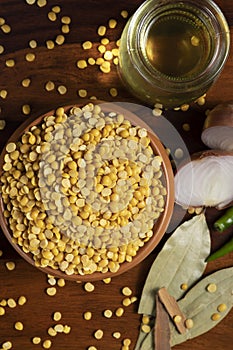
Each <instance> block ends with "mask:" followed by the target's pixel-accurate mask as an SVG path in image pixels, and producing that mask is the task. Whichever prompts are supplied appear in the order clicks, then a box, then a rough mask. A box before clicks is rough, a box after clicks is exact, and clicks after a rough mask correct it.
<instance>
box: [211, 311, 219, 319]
mask: <svg viewBox="0 0 233 350" xmlns="http://www.w3.org/2000/svg"><path fill="white" fill-rule="evenodd" d="M220 318H221V315H220V314H219V313H217V312H216V313H214V314H213V315H212V316H211V320H212V321H218V320H219V319H220Z"/></svg>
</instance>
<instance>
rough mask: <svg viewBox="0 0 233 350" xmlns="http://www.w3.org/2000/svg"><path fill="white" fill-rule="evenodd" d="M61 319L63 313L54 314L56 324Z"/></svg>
mask: <svg viewBox="0 0 233 350" xmlns="http://www.w3.org/2000/svg"><path fill="white" fill-rule="evenodd" d="M61 318H62V314H61V312H59V311H56V312H54V314H53V320H54V321H56V322H57V321H60V320H61Z"/></svg>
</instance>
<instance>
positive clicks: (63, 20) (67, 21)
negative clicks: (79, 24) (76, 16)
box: [61, 16, 71, 24]
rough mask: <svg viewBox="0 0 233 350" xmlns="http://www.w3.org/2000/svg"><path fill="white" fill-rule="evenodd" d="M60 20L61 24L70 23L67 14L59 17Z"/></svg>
mask: <svg viewBox="0 0 233 350" xmlns="http://www.w3.org/2000/svg"><path fill="white" fill-rule="evenodd" d="M61 22H62V23H63V24H70V23H71V18H70V17H69V16H63V17H62V18H61Z"/></svg>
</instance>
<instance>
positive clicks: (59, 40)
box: [55, 34, 65, 45]
mask: <svg viewBox="0 0 233 350" xmlns="http://www.w3.org/2000/svg"><path fill="white" fill-rule="evenodd" d="M55 42H56V44H57V45H62V44H64V42H65V37H64V35H62V34H59V35H57V37H56V39H55Z"/></svg>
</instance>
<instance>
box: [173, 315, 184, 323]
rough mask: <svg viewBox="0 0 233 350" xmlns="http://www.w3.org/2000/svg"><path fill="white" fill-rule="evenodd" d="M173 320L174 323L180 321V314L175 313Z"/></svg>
mask: <svg viewBox="0 0 233 350" xmlns="http://www.w3.org/2000/svg"><path fill="white" fill-rule="evenodd" d="M173 320H174V322H175V323H180V322H181V320H182V318H181V316H180V315H175V316H174V317H173Z"/></svg>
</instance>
